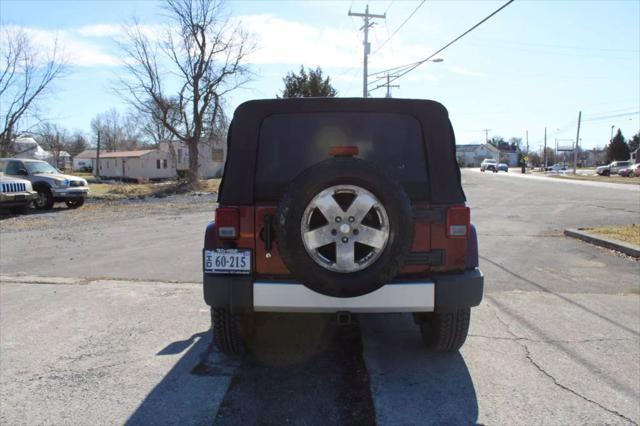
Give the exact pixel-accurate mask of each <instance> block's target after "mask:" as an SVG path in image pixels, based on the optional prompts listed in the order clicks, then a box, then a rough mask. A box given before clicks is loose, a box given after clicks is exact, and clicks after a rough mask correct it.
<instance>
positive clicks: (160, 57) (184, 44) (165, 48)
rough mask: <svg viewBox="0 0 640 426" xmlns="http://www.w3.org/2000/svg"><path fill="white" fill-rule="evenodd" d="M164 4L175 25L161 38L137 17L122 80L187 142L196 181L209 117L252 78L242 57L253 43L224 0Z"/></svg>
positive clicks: (143, 106)
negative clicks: (152, 34) (153, 37)
mask: <svg viewBox="0 0 640 426" xmlns="http://www.w3.org/2000/svg"><path fill="white" fill-rule="evenodd" d="M165 8H166V11H167V12H168V16H169V18H170V20H171V25H169V28H168V29H167V30H166V32H165V33H164V34H163V35H161V36H160V37H159V39H158V40H151V39H150V38H149V37H148V36H147V35H146V34H145V32H144V31H143V28H142V27H141V26H140V25H139V23H137V22H136V23H135V25H134V26H133V27H130V29H128V30H127V36H128V43H124V44H122V45H121V47H122V51H123V56H124V66H125V68H126V69H127V71H128V74H129V75H128V77H129V78H127V79H123V80H122V81H121V84H122V93H123V94H124V95H125V97H126V99H128V100H129V101H130V102H131V104H132V105H133V106H134V107H135V108H136V109H138V110H139V111H140V112H142V113H145V114H148V115H150V116H151V117H152V118H153V119H154V120H156V121H158V122H160V123H162V125H163V126H164V127H165V128H167V129H168V130H169V132H170V133H171V134H172V136H173V137H174V138H175V139H177V140H180V141H182V142H184V143H185V144H187V146H188V150H189V172H188V180H189V182H190V183H191V184H192V185H195V184H197V181H198V147H199V145H200V142H201V139H202V137H203V134H204V132H205V130H206V127H207V121H211V117H217V116H218V115H219V114H222V113H223V111H222V99H223V97H224V96H225V95H226V94H227V93H229V92H231V91H232V90H235V89H237V88H238V87H240V86H242V85H243V84H245V83H246V82H247V81H248V80H249V71H248V68H247V66H246V65H245V64H244V62H245V58H246V55H247V54H248V53H249V52H250V50H251V48H250V46H249V41H248V36H247V34H246V33H245V32H244V31H243V29H242V27H241V26H240V24H238V23H236V24H234V23H233V22H232V20H231V19H229V17H227V16H226V15H225V14H224V10H223V2H222V1H221V0H167V2H166V7H165ZM171 88H177V89H175V90H173V91H172V90H171ZM176 117H177V118H178V120H177V122H174V121H173V120H174V119H175V118H176Z"/></svg>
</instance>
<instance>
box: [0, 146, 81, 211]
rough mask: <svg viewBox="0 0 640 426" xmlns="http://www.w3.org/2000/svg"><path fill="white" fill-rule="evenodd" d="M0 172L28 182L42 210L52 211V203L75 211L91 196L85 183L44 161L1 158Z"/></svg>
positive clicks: (38, 206) (36, 203)
mask: <svg viewBox="0 0 640 426" xmlns="http://www.w3.org/2000/svg"><path fill="white" fill-rule="evenodd" d="M0 171H2V172H4V173H5V174H7V175H9V176H16V177H19V178H23V179H27V180H29V181H30V182H31V184H32V185H33V189H34V190H35V191H36V192H37V193H38V198H36V199H35V201H34V205H35V207H36V209H39V210H49V209H51V208H52V207H53V203H55V202H63V201H64V202H65V204H66V205H67V207H69V208H71V209H76V208H78V207H80V206H82V205H83V204H84V200H85V198H86V196H87V194H88V193H89V186H88V185H87V181H86V180H84V179H82V178H81V177H77V176H71V175H65V174H62V172H60V170H58V169H56V168H55V167H53V166H52V165H50V164H49V163H47V162H45V161H40V160H27V159H21V158H20V159H18V158H2V159H0Z"/></svg>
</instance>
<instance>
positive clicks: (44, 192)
mask: <svg viewBox="0 0 640 426" xmlns="http://www.w3.org/2000/svg"><path fill="white" fill-rule="evenodd" d="M36 191H37V192H38V198H36V200H35V201H34V202H33V205H34V206H35V208H36V209H38V210H51V208H52V207H53V194H52V193H51V190H50V189H49V188H38V189H36Z"/></svg>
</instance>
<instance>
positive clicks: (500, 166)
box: [498, 163, 509, 172]
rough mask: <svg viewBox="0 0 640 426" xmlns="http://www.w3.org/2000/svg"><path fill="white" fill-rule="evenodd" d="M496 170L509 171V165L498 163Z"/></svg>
mask: <svg viewBox="0 0 640 426" xmlns="http://www.w3.org/2000/svg"><path fill="white" fill-rule="evenodd" d="M498 171H499V172H508V171H509V166H508V165H507V164H505V163H500V164H498Z"/></svg>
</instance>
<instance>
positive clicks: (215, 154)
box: [211, 149, 224, 163]
mask: <svg viewBox="0 0 640 426" xmlns="http://www.w3.org/2000/svg"><path fill="white" fill-rule="evenodd" d="M223 157H224V151H223V150H222V149H212V150H211V159H212V160H213V162H215V163H222V161H223Z"/></svg>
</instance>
